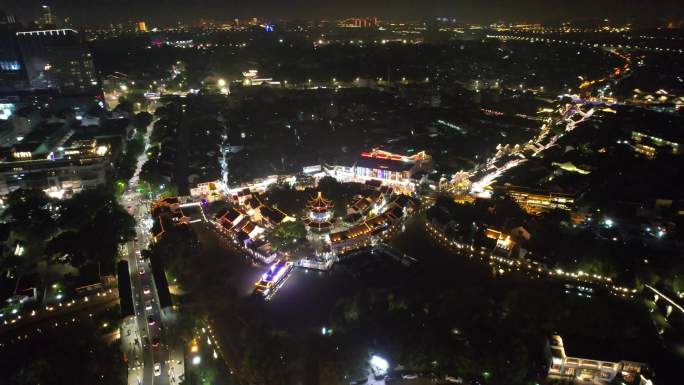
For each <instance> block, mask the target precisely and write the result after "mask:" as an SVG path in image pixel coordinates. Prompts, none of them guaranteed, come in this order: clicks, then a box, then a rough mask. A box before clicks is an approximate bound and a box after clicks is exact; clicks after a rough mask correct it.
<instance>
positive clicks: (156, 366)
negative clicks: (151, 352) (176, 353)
mask: <svg viewBox="0 0 684 385" xmlns="http://www.w3.org/2000/svg"><path fill="white" fill-rule="evenodd" d="M154 375H155V377H156V376H161V364H159V363H156V364H154Z"/></svg>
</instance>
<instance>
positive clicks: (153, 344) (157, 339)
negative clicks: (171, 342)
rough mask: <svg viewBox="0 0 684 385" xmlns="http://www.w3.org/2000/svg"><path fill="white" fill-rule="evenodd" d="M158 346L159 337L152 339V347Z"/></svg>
mask: <svg viewBox="0 0 684 385" xmlns="http://www.w3.org/2000/svg"><path fill="white" fill-rule="evenodd" d="M158 346H159V337H154V338H152V347H153V348H156V347H158Z"/></svg>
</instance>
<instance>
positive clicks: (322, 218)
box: [304, 191, 333, 232]
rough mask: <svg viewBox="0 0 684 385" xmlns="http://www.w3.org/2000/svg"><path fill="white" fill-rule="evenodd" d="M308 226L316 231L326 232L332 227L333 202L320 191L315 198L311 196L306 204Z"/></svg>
mask: <svg viewBox="0 0 684 385" xmlns="http://www.w3.org/2000/svg"><path fill="white" fill-rule="evenodd" d="M306 209H307V216H306V219H305V220H304V223H305V224H306V226H307V227H308V228H309V229H310V230H312V231H316V232H325V231H328V230H330V228H331V227H332V217H333V203H332V201H331V200H328V199H325V198H324V197H323V194H322V193H321V192H320V191H319V192H318V194H317V195H316V197H315V198H311V199H310V200H309V202H308V203H307V205H306Z"/></svg>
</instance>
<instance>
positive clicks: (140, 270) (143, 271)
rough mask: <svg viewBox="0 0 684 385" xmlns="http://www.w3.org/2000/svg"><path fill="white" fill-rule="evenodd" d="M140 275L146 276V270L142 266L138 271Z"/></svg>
mask: <svg viewBox="0 0 684 385" xmlns="http://www.w3.org/2000/svg"><path fill="white" fill-rule="evenodd" d="M138 273H140V275H144V274H145V268H144V267H142V266H140V268H139V269H138Z"/></svg>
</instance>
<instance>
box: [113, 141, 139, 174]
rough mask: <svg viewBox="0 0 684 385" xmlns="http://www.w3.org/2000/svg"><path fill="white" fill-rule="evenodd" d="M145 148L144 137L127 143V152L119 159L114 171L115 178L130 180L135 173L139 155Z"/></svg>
mask: <svg viewBox="0 0 684 385" xmlns="http://www.w3.org/2000/svg"><path fill="white" fill-rule="evenodd" d="M144 149H145V144H144V143H143V141H142V139H140V138H136V139H133V140H130V141H128V142H127V143H126V152H125V153H124V154H123V156H122V157H121V159H120V160H119V164H118V165H117V167H116V170H115V172H114V174H115V178H116V179H118V180H123V181H126V180H129V179H131V177H132V176H133V173H135V167H136V165H137V162H138V157H139V156H140V154H142V152H143V151H144Z"/></svg>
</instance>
